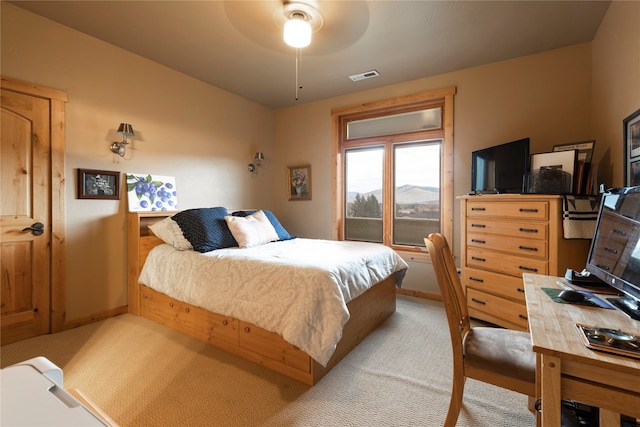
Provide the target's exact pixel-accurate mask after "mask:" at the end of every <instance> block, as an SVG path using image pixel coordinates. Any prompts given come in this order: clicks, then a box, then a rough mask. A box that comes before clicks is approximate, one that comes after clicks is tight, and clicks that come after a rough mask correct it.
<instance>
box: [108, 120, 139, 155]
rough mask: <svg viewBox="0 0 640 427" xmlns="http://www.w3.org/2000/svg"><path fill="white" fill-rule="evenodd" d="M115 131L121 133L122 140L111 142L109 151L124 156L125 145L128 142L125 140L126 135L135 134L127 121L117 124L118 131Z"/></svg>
mask: <svg viewBox="0 0 640 427" xmlns="http://www.w3.org/2000/svg"><path fill="white" fill-rule="evenodd" d="M116 133H117V134H119V135H122V141H121V142H114V143H113V144H111V151H112V152H114V153H115V154H117V155H119V156H120V157H124V154H125V151H126V149H127V148H126V146H127V144H128V143H129V142H127V137H128V136H135V135H136V134H135V133H134V132H133V126H131V125H130V124H129V123H120V126H118V131H117V132H116Z"/></svg>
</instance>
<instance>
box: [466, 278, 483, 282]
mask: <svg viewBox="0 0 640 427" xmlns="http://www.w3.org/2000/svg"><path fill="white" fill-rule="evenodd" d="M469 280H471V281H473V282H478V283H484V280H482V279H478V278H476V277H469Z"/></svg>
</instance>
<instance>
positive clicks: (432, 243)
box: [424, 233, 471, 355]
mask: <svg viewBox="0 0 640 427" xmlns="http://www.w3.org/2000/svg"><path fill="white" fill-rule="evenodd" d="M424 243H425V245H426V246H427V249H428V250H429V256H430V257H431V263H432V264H433V270H434V271H435V273H436V279H437V281H438V287H439V288H440V293H441V294H442V301H443V303H444V307H445V311H446V312H447V321H448V322H449V332H450V334H451V344H452V345H453V352H454V355H457V354H460V355H461V354H462V342H463V340H464V337H465V335H466V334H467V332H469V329H470V328H471V326H470V323H469V311H468V310H467V299H466V296H465V293H464V289H463V288H462V284H461V283H460V278H459V277H458V271H457V270H456V265H455V263H454V260H453V255H452V254H451V249H449V245H448V244H447V241H446V239H445V238H444V236H443V235H442V234H440V233H432V234H430V235H429V237H427V238H426V239H424Z"/></svg>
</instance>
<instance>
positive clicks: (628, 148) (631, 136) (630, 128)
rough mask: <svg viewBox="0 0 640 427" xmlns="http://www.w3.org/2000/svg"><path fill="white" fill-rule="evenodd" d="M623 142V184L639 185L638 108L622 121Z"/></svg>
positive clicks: (639, 115)
mask: <svg viewBox="0 0 640 427" xmlns="http://www.w3.org/2000/svg"><path fill="white" fill-rule="evenodd" d="M622 131H623V143H624V186H625V187H629V186H633V185H640V178H639V176H638V167H639V166H640V110H637V111H636V112H635V113H633V114H631V115H630V116H628V117H626V118H625V119H624V120H623V121H622Z"/></svg>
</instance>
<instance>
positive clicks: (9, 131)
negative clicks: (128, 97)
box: [0, 78, 66, 344]
mask: <svg viewBox="0 0 640 427" xmlns="http://www.w3.org/2000/svg"><path fill="white" fill-rule="evenodd" d="M11 83H18V85H17V86H15V85H12V84H11ZM20 83H21V82H16V81H8V80H6V79H5V78H3V80H2V95H1V107H2V108H1V117H0V120H1V121H0V123H1V125H0V134H1V136H0V137H1V139H0V274H1V278H0V286H1V288H0V299H1V305H0V315H1V318H0V320H1V325H2V326H1V328H2V330H1V332H2V335H1V342H2V344H7V343H11V342H15V341H19V340H22V339H26V338H30V337H33V336H37V335H42V334H46V333H50V332H52V331H53V330H54V329H56V330H61V324H62V328H63V327H64V326H63V324H64V320H63V319H64V312H63V310H62V313H59V311H60V310H57V313H56V315H57V316H58V317H57V318H56V327H55V328H52V298H54V297H55V298H56V305H57V306H58V307H59V306H60V304H63V302H62V301H60V297H61V295H62V294H63V292H61V291H60V287H61V283H58V281H59V279H61V264H62V263H61V262H60V261H61V250H60V249H61V246H60V242H58V243H56V244H54V222H55V223H56V225H57V226H59V225H60V222H61V220H60V218H59V216H60V214H61V209H60V203H63V201H62V202H61V200H63V199H64V192H63V191H61V190H62V189H61V185H60V182H61V180H63V179H64V174H62V175H61V177H60V178H61V179H53V171H54V169H55V171H56V173H59V172H60V169H59V168H60V165H59V164H55V168H54V162H52V159H55V162H57V161H58V160H59V159H60V154H59V153H56V154H54V153H53V152H54V151H55V150H58V149H59V142H57V141H56V144H55V146H54V144H53V142H54V140H56V139H57V138H59V130H58V131H55V130H53V128H54V126H53V124H54V123H53V121H55V122H56V123H55V124H56V125H58V124H59V120H60V116H59V114H52V112H53V110H54V109H55V110H56V111H57V110H59V107H55V108H52V101H51V99H49V98H46V97H42V96H34V95H32V94H30V93H25V92H27V91H30V92H33V90H34V89H37V88H36V87H34V86H32V85H26V86H25V85H24V84H22V85H21V84H20ZM16 88H17V89H18V90H15V89H16ZM64 96H66V95H64ZM65 101H66V99H65ZM62 124H63V125H64V121H62ZM53 134H55V135H56V138H54V137H53V136H54V135H53ZM62 156H63V154H62ZM63 165H64V162H63ZM54 198H55V199H56V201H55V203H54ZM54 206H55V207H56V208H55V212H54V209H53V207H54ZM54 214H55V218H54ZM54 220H55V221H54ZM62 223H63V222H62ZM55 231H59V230H55ZM54 248H55V249H54ZM54 252H55V257H54V256H53V255H54ZM54 264H55V265H54ZM53 279H56V280H55V281H54V280H53ZM54 283H55V288H54V287H53V284H54ZM60 315H62V321H61V320H60Z"/></svg>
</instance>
